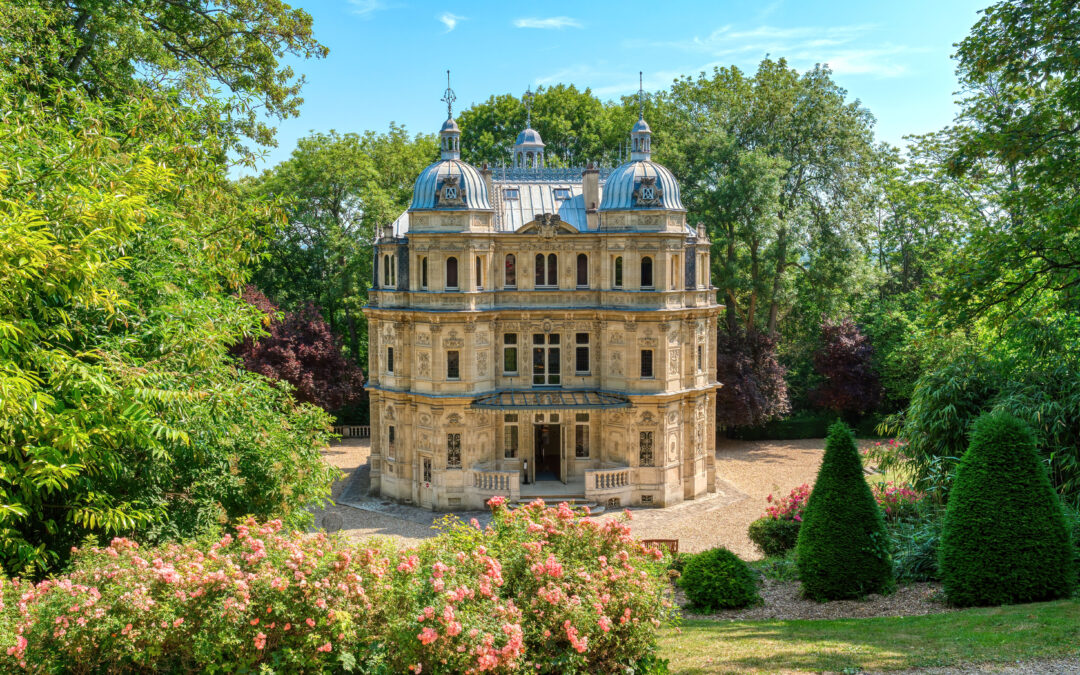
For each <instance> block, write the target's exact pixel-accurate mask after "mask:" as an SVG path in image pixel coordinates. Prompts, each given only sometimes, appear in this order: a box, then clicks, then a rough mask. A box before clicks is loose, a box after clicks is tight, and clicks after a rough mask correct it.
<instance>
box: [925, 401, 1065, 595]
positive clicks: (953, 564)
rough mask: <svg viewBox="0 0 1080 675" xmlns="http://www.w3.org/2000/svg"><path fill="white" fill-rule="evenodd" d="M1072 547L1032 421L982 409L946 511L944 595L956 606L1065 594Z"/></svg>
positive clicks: (943, 571) (942, 550) (941, 551)
mask: <svg viewBox="0 0 1080 675" xmlns="http://www.w3.org/2000/svg"><path fill="white" fill-rule="evenodd" d="M1074 555H1075V554H1074V551H1073V548H1072V545H1071V542H1070V536H1069V531H1068V529H1067V528H1066V525H1065V516H1064V513H1063V512H1062V508H1061V503H1060V501H1059V500H1058V497H1057V494H1056V493H1055V492H1054V489H1053V488H1052V487H1051V485H1050V479H1049V477H1048V476H1047V475H1046V469H1045V467H1044V466H1043V464H1042V462H1040V461H1039V457H1038V454H1037V452H1036V449H1035V434H1034V432H1033V431H1032V430H1031V427H1029V426H1028V425H1027V424H1025V423H1024V422H1022V421H1021V420H1019V419H1017V418H1016V417H1013V416H1012V415H1009V414H1007V413H989V414H984V415H981V416H980V417H979V418H978V419H977V420H976V421H975V424H973V425H972V430H971V445H970V446H969V448H968V451H967V452H965V453H964V456H963V457H962V458H961V459H960V463H959V464H958V465H957V469H956V478H955V479H954V481H953V488H952V492H951V493H950V496H949V504H948V509H947V510H946V512H945V524H944V528H943V530H942V535H941V549H940V556H941V557H940V568H941V580H942V582H943V584H944V587H945V595H946V597H948V599H949V601H950V602H951V603H953V604H956V605H961V606H971V605H1002V604H1011V603H1021V602H1035V601H1040V600H1051V599H1054V598H1061V597H1067V596H1068V595H1070V594H1071V592H1072V589H1073V586H1074V584H1075V581H1076V571H1075V567H1074V565H1075V562H1074Z"/></svg>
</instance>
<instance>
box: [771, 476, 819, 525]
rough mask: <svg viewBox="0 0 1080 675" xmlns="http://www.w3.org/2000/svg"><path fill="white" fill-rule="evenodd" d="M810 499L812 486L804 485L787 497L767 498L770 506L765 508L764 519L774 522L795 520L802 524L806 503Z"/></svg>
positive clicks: (793, 490)
mask: <svg viewBox="0 0 1080 675" xmlns="http://www.w3.org/2000/svg"><path fill="white" fill-rule="evenodd" d="M808 499H810V486H809V485H808V484H806V483H803V484H802V485H800V486H799V487H797V488H794V489H792V490H791V493H790V494H789V495H788V496H787V497H781V498H777V499H774V498H773V496H772V495H769V496H768V497H766V498H765V501H766V502H768V503H769V506H768V507H766V508H765V515H764V516H762V517H763V518H771V519H773V520H794V521H797V522H800V523H801V522H802V512H803V509H805V508H806V501H807V500H808Z"/></svg>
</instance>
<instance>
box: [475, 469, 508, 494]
mask: <svg viewBox="0 0 1080 675" xmlns="http://www.w3.org/2000/svg"><path fill="white" fill-rule="evenodd" d="M472 475H473V481H472V483H473V487H474V488H476V489H477V490H480V491H482V492H494V493H505V494H510V493H512V492H516V491H517V489H516V488H517V487H518V485H517V484H518V481H519V475H518V472H517V471H473V472H472Z"/></svg>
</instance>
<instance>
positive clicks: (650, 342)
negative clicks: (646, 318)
mask: <svg viewBox="0 0 1080 675" xmlns="http://www.w3.org/2000/svg"><path fill="white" fill-rule="evenodd" d="M638 345H640V346H642V347H655V346H656V338H651V337H645V338H638Z"/></svg>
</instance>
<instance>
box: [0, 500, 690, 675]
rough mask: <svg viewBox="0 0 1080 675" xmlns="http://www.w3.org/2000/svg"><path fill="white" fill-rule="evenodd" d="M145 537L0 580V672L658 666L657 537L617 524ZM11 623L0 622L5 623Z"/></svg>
mask: <svg viewBox="0 0 1080 675" xmlns="http://www.w3.org/2000/svg"><path fill="white" fill-rule="evenodd" d="M237 529H238V532H239V534H238V536H236V537H235V538H234V537H231V536H226V537H224V538H222V539H220V540H218V541H213V542H210V541H205V542H196V543H189V544H186V545H183V546H180V545H169V546H165V547H161V548H155V549H143V548H141V547H139V546H138V545H137V544H135V543H134V542H131V541H128V540H125V539H115V540H113V542H112V544H111V545H109V546H108V547H106V548H103V549H97V548H93V549H86V550H82V551H80V552H78V553H76V554H75V556H74V557H73V560H72V565H71V567H70V568H69V571H68V572H67V573H66V574H64V575H62V576H60V577H58V578H55V579H51V580H48V581H43V582H41V583H38V584H36V585H34V584H30V583H27V582H21V581H11V582H8V583H6V584H3V587H2V589H0V590H2V593H3V595H2V601H3V605H2V607H0V628H3V629H5V630H3V631H0V671H2V672H13V671H16V670H20V664H22V663H25V664H26V669H27V670H30V671H35V672H70V671H72V670H77V671H79V672H106V671H108V672H121V671H123V672H135V673H152V672H201V671H203V670H206V669H211V670H212V669H215V668H217V669H220V667H221V665H222V664H229V665H230V666H231V667H232V668H233V669H234V670H237V671H239V672H252V671H260V670H262V669H265V668H272V669H273V670H275V671H276V672H331V671H332V672H340V671H342V670H352V671H359V672H368V673H370V672H388V673H389V672H392V673H408V672H423V673H430V672H444V673H445V672H467V671H474V672H475V671H481V670H491V671H498V672H530V673H533V672H548V673H564V672H588V673H594V672H621V671H627V670H631V669H636V670H637V671H639V672H640V671H641V668H642V666H643V665H650V666H651V667H655V666H656V658H655V638H656V634H655V633H656V631H655V629H656V627H657V626H658V625H659V624H660V621H661V620H662V619H664V618H666V617H667V615H668V611H669V610H668V609H667V608H666V607H665V604H664V600H663V587H664V584H663V582H662V581H661V577H660V573H659V572H660V567H661V566H662V563H660V562H659V560H660V559H661V558H662V555H661V554H660V552H659V551H657V550H655V549H653V550H648V551H647V550H645V549H644V548H643V547H642V545H641V544H640V543H637V542H635V541H634V540H633V539H632V538H631V537H630V534H629V530H628V528H627V526H626V525H625V524H623V523H619V522H608V523H605V524H604V525H597V524H595V523H591V522H588V521H582V520H580V519H578V518H577V517H575V515H574V513H573V512H572V511H571V510H570V509H569V508H567V507H565V505H563V506H560V508H558V509H552V508H546V507H545V506H544V505H543V503H542V502H538V503H535V504H533V505H530V506H528V507H525V508H522V509H518V510H516V511H514V512H513V513H510V512H507V511H506V510H505V509H504V508H502V507H501V506H499V505H496V514H495V518H494V521H493V522H492V524H491V525H490V526H488V527H487V528H485V529H479V526H478V525H475V524H474V525H466V524H463V523H462V524H458V525H455V526H453V527H451V528H450V529H449V530H448V531H447V532H445V533H443V534H442V535H440V536H438V537H436V538H435V539H432V540H429V541H427V542H425V543H424V544H422V545H421V546H420V547H418V548H416V549H412V550H401V551H399V550H397V549H395V548H394V547H393V546H392V545H391V544H388V543H385V542H384V543H379V542H373V541H368V542H362V543H359V544H357V543H354V542H350V541H348V540H346V539H343V538H337V537H330V536H327V535H325V534H302V533H299V532H293V533H286V532H284V531H282V529H281V523H280V522H277V521H274V522H270V523H267V524H265V525H259V524H256V523H254V522H248V523H247V524H246V525H243V526H240V527H238V528H237ZM9 628H10V629H11V630H7V629H9Z"/></svg>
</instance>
